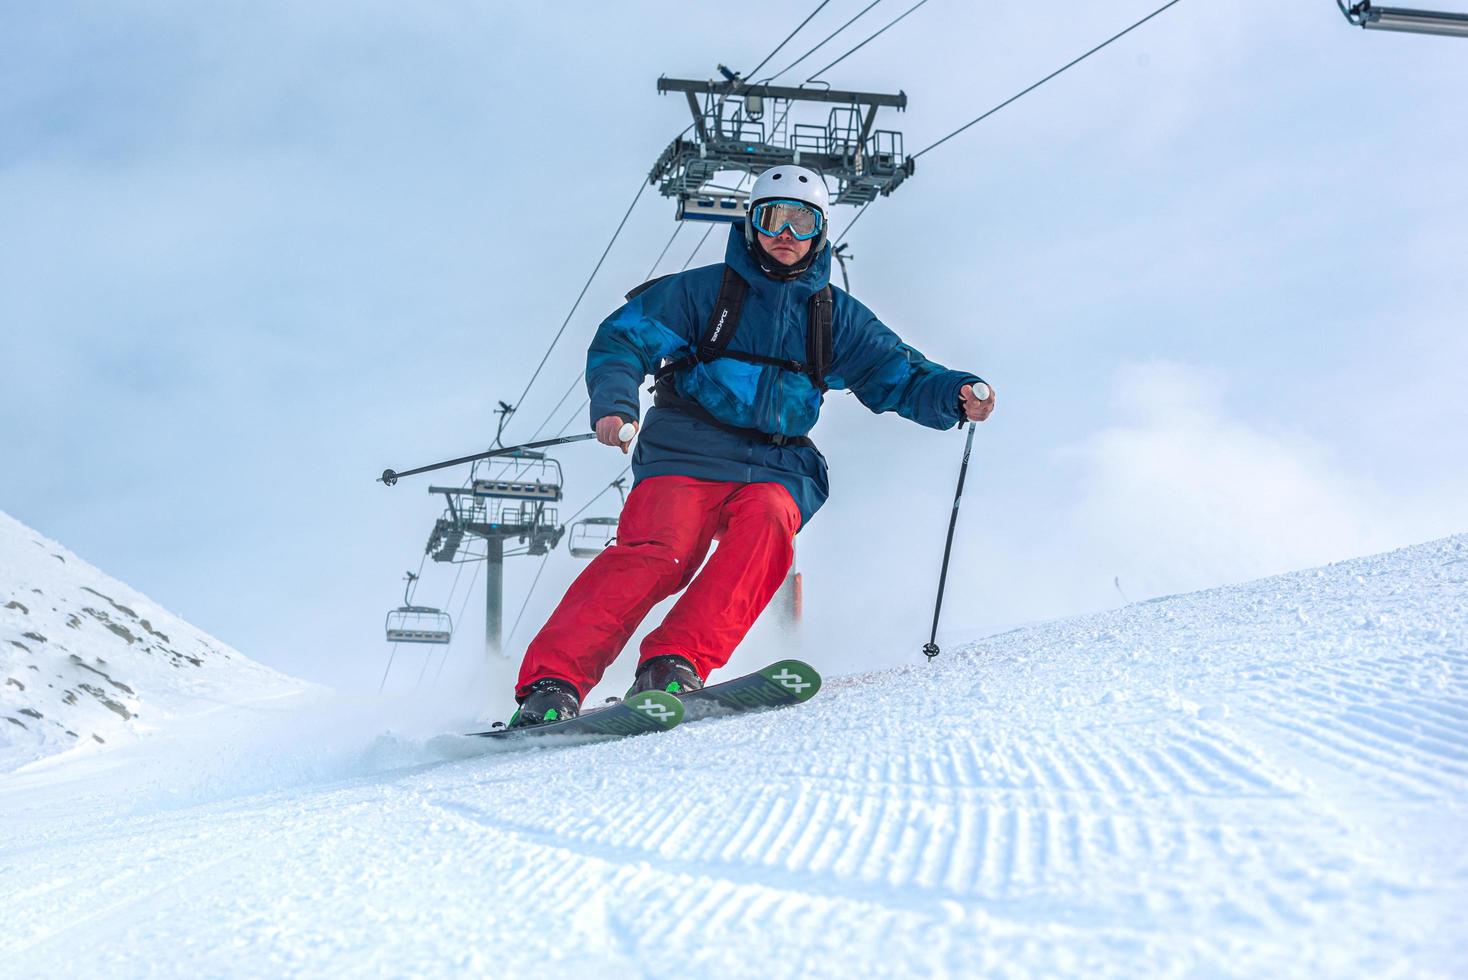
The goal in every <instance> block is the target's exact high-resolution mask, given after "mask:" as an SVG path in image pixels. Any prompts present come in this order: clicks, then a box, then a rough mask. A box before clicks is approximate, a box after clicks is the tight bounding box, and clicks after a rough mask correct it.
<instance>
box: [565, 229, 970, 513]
mask: <svg viewBox="0 0 1468 980" xmlns="http://www.w3.org/2000/svg"><path fill="white" fill-rule="evenodd" d="M724 262H725V263H726V264H728V265H729V266H730V267H732V268H733V270H734V271H735V272H737V273H739V275H740V276H741V277H743V278H744V280H745V281H746V282H747V283H749V293H748V295H747V296H746V298H745V301H744V308H743V315H742V316H741V317H740V322H739V327H738V329H737V330H736V331H735V333H734V337H733V340H732V342H731V345H730V349H731V350H740V351H745V352H748V353H753V354H764V355H766V356H770V357H778V358H786V359H789V360H793V361H800V362H804V361H806V359H807V358H806V333H807V304H808V302H809V300H810V297H811V295H812V294H814V293H815V292H817V291H818V290H820V289H821V288H822V287H823V286H826V285H827V284H828V283H829V280H830V274H831V250H830V247H829V246H827V247H826V248H825V249H823V250H822V252H821V254H820V255H818V256H817V257H816V259H815V261H813V262H812V263H811V265H810V267H809V268H808V269H806V271H805V272H804V273H803V274H802V275H801V276H800V277H799V278H797V279H793V280H788V281H779V280H775V279H771V278H770V277H769V276H766V275H765V274H764V273H763V272H761V271H760V269H759V266H758V265H756V264H755V261H754V259H753V258H752V257H751V256H750V254H749V251H748V248H747V247H746V245H745V242H744V230H743V228H742V227H741V226H739V225H737V224H736V225H733V226H731V227H730V229H729V244H728V247H727V248H726V249H725V252H724ZM722 277H723V265H710V266H704V267H702V268H698V269H690V270H688V271H687V272H682V273H678V274H676V275H672V276H668V277H666V278H664V279H662V280H659V281H657V282H656V283H655V284H654V285H652V286H650V287H648V288H647V289H645V290H643V291H642V292H641V293H639V294H637V295H636V296H634V297H633V298H632V299H631V300H629V301H628V302H627V303H626V304H625V305H623V306H622V307H621V308H620V309H618V310H617V311H616V312H615V313H613V314H612V315H611V316H609V317H607V318H606V319H605V320H604V321H602V324H601V326H600V327H599V328H598V329H597V332H596V337H595V338H594V339H593V340H592V342H591V348H590V350H588V352H587V355H586V387H587V390H588V392H589V393H590V395H591V423H592V427H593V428H594V427H595V426H596V422H597V420H599V419H602V418H605V417H606V416H608V415H620V416H622V417H623V418H624V419H626V420H627V421H629V422H631V421H636V420H637V419H638V416H639V403H638V396H637V388H638V386H639V385H640V384H641V383H642V382H643V381H644V379H646V378H647V376H648V375H650V374H653V373H654V372H655V371H656V369H657V367H658V366H659V364H660V363H661V362H662V361H663V359H664V358H667V359H672V360H676V359H677V358H680V357H682V356H684V355H685V354H688V353H690V352H691V351H692V350H693V349H694V347H696V346H697V344H698V342H699V340H700V338H701V337H702V336H703V332H704V329H705V327H706V326H707V324H708V320H709V316H710V314H711V313H712V311H713V308H714V305H715V304H716V303H717V302H718V294H719V283H720V281H721V279H722ZM831 293H832V300H833V303H832V317H831V321H832V322H831V336H832V339H831V363H830V366H829V369H828V370H827V373H826V385H827V387H829V388H831V389H833V390H840V389H849V390H851V391H852V392H853V393H854V394H855V395H856V397H857V398H858V399H859V400H860V401H861V403H862V404H863V405H865V406H866V407H867V408H869V409H871V410H872V411H873V412H879V413H880V412H896V413H898V414H899V415H901V416H903V417H904V418H908V419H912V420H913V421H914V422H918V423H921V424H922V425H926V426H929V427H930V428H934V429H949V428H952V427H953V426H955V425H957V424H958V423H959V421H960V419H961V415H962V412H961V409H960V406H959V395H958V391H959V388H960V387H961V386H962V385H963V384H964V383H966V382H973V381H978V380H980V379H979V378H978V376H977V375H973V374H968V373H966V372H963V371H950V370H949V369H947V368H945V367H943V366H942V365H941V364H935V363H934V362H932V361H930V360H928V359H927V358H925V357H924V356H923V355H922V354H921V353H919V352H918V351H916V350H914V349H913V348H912V347H909V346H908V345H907V344H905V343H903V342H902V340H901V338H899V337H898V336H897V335H896V334H895V333H893V332H892V331H891V330H889V329H888V328H887V327H886V326H885V325H883V323H882V322H881V321H880V320H878V319H877V318H876V316H874V315H873V314H872V311H871V310H869V309H867V308H866V307H865V306H863V305H862V304H861V303H859V302H857V301H856V300H855V299H852V298H851V296H850V295H849V294H848V293H846V292H845V291H843V290H841V289H838V288H835V287H832V289H831ZM674 377H675V380H676V384H677V390H678V393H679V394H680V395H681V396H682V397H683V398H688V399H692V400H693V401H695V402H696V403H697V404H698V405H699V406H701V407H702V408H703V409H704V410H705V411H707V412H708V413H709V414H711V415H712V416H713V417H714V418H716V419H719V420H721V421H723V422H725V423H727V424H728V425H732V426H736V427H739V428H744V429H758V430H760V431H762V432H768V433H773V434H778V435H786V436H803V435H805V434H807V433H808V432H810V430H811V428H812V427H813V426H814V425H815V424H816V419H817V418H818V417H819V416H820V412H821V397H822V396H821V392H820V391H819V390H817V388H816V387H815V385H813V384H812V383H811V380H810V378H809V377H807V376H806V375H803V374H799V373H796V372H794V371H789V370H785V369H783V368H779V367H775V366H773V365H764V364H754V363H750V362H747V361H741V360H736V359H734V358H729V357H721V358H718V359H716V360H712V361H707V362H702V363H695V364H693V365H692V366H690V367H688V368H687V369H685V370H681V371H678V372H677V373H676V374H675V376H674ZM632 475H633V479H634V481H641V480H644V479H647V478H649V477H654V476H672V475H676V476H691V477H696V478H699V479H704V480H728V481H734V482H740V483H758V482H766V481H769V482H774V483H779V484H781V485H783V486H784V487H785V488H786V489H787V490H789V491H790V495H791V496H792V497H794V498H795V503H796V505H797V506H798V507H799V508H800V516H801V522H802V526H804V524H805V522H808V521H809V520H810V519H811V517H812V516H814V514H815V512H816V511H817V510H819V509H820V507H821V505H822V504H824V503H825V502H826V498H827V496H829V493H830V487H829V483H828V480H827V476H826V460H825V457H824V456H822V455H821V454H820V452H819V451H817V450H816V449H815V447H813V446H808V445H784V446H777V445H772V444H770V443H767V442H763V441H760V440H757V439H753V438H750V437H747V436H744V435H740V434H739V433H735V432H730V431H729V430H728V429H724V428H721V427H719V426H716V425H710V424H709V423H708V422H707V421H706V420H702V419H699V418H695V417H694V416H693V415H690V414H688V413H686V412H680V411H677V410H676V409H672V408H653V409H651V410H649V411H648V413H647V418H646V420H644V422H643V424H642V427H641V431H640V433H639V435H638V437H637V443H636V448H635V449H634V450H633V454H632Z"/></svg>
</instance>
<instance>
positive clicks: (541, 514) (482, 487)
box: [426, 449, 565, 656]
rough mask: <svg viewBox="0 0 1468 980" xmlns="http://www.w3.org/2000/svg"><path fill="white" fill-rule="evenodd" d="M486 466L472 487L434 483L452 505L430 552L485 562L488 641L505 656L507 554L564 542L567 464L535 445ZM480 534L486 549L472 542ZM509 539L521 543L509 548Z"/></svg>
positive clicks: (438, 557) (437, 526)
mask: <svg viewBox="0 0 1468 980" xmlns="http://www.w3.org/2000/svg"><path fill="white" fill-rule="evenodd" d="M491 470H492V472H490V471H491ZM485 471H486V475H485V476H483V477H481V476H480V475H479V472H480V470H479V467H478V465H476V467H475V470H474V472H473V473H472V474H471V476H470V481H469V486H467V487H429V488H428V492H429V493H435V494H442V495H443V498H444V502H445V504H446V507H445V510H444V515H443V516H442V517H440V518H439V519H438V520H437V521H436V522H435V523H434V525H433V531H432V533H431V534H429V536H428V546H427V548H426V552H427V554H428V557H429V558H432V559H433V560H434V561H437V562H453V563H462V562H470V561H484V562H485V576H484V579H485V581H484V645H485V649H486V650H487V651H488V652H489V653H490V654H492V655H495V656H503V646H502V642H501V633H502V631H503V625H504V581H505V571H504V563H505V559H506V558H507V557H513V556H515V555H544V554H546V553H548V552H549V551H550V550H551V549H552V548H554V547H555V546H556V544H557V543H559V542H560V540H561V535H562V534H563V533H565V529H564V528H563V527H561V526H560V525H559V524H558V523H557V520H556V508H555V507H553V506H551V505H552V504H554V503H557V502H559V501H560V500H561V497H562V486H563V484H562V476H561V464H560V463H559V462H558V461H556V460H554V459H551V458H550V457H548V456H546V455H545V453H541V452H536V451H534V450H528V449H522V450H520V451H518V452H515V453H511V454H508V455H505V456H497V457H495V458H494V459H493V460H491V461H488V462H487V463H486V465H485ZM475 539H478V540H482V541H483V542H484V552H483V554H481V553H479V552H478V550H477V549H474V548H471V547H470V546H469V543H471V542H472V541H473V540H475ZM506 542H514V543H515V544H513V545H511V546H510V550H507V549H506ZM517 545H518V547H516V546H517Z"/></svg>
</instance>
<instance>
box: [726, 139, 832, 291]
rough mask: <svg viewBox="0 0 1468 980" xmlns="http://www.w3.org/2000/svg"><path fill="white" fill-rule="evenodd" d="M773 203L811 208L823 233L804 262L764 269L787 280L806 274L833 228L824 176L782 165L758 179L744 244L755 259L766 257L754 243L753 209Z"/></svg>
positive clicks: (817, 238) (750, 201) (746, 216)
mask: <svg viewBox="0 0 1468 980" xmlns="http://www.w3.org/2000/svg"><path fill="white" fill-rule="evenodd" d="M770 200H786V201H799V202H801V203H802V204H808V205H810V206H811V207H812V208H814V209H815V210H816V211H817V212H819V213H820V216H821V232H820V234H819V235H818V236H817V237H816V240H815V242H814V244H813V245H812V246H811V250H810V252H809V253H808V254H807V256H806V258H805V260H803V261H801V262H800V263H798V264H797V266H796V267H795V268H792V269H784V268H769V269H766V270H765V271H766V272H769V273H772V274H777V275H779V276H780V277H781V278H784V277H785V276H786V275H787V274H788V273H798V272H800V271H804V269H805V268H806V267H807V266H808V265H809V264H810V263H811V261H813V260H814V259H815V257H816V256H817V255H819V254H820V253H821V249H822V248H824V247H825V245H826V236H827V233H828V231H829V229H830V215H831V195H830V193H829V192H828V191H827V190H826V182H825V181H824V180H822V179H821V175H820V174H818V173H816V172H815V171H814V170H809V169H807V168H805V167H797V166H794V165H792V164H781V165H780V166H778V167H771V168H770V169H769V170H766V171H765V172H764V173H762V174H760V175H759V177H758V178H756V179H755V182H754V188H753V189H752V190H750V192H749V210H748V211H747V212H746V213H745V216H744V241H745V242H746V243H747V244H748V245H749V246H750V248H751V250H753V251H754V252H755V257H756V259H762V258H763V257H762V255H761V253H762V252H763V251H764V250H763V249H761V248H759V247H758V243H757V242H756V241H755V237H754V210H755V208H757V207H758V206H759V205H760V203H761V202H763V201H770ZM764 264H765V263H764V261H761V262H760V265H761V267H763V266H764Z"/></svg>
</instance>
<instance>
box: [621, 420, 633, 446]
mask: <svg viewBox="0 0 1468 980" xmlns="http://www.w3.org/2000/svg"><path fill="white" fill-rule="evenodd" d="M635 435H637V426H635V425H633V424H632V423H631V422H623V423H622V427H621V428H620V429H618V430H617V441H618V442H620V443H621V444H622V445H624V446H625V445H626V444H627V443H629V442H631V441H632V437H633V436H635Z"/></svg>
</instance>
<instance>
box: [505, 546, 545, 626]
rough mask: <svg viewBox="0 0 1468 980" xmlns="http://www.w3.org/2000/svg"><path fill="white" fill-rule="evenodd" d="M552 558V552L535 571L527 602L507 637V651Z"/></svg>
mask: <svg viewBox="0 0 1468 980" xmlns="http://www.w3.org/2000/svg"><path fill="white" fill-rule="evenodd" d="M549 558H550V552H549V551H547V552H546V553H545V556H544V557H543V558H541V559H540V567H539V568H537V569H536V570H535V578H534V579H532V580H531V582H530V588H529V589H528V590H527V591H526V592H525V601H524V602H522V603H520V611H519V612H518V613H516V614H515V625H514V626H511V627H510V635H509V636H506V637H505V649H506V650H508V649H510V643H511V641H512V640H514V639H515V631H516V630H518V629H519V628H520V620H521V619H522V618H524V616H525V609H526V607H528V606H529V605H530V597H531V596H533V595H534V594H535V587H536V585H538V584H540V573H541V572H543V571H545V563H546V561H547V560H548V559H549Z"/></svg>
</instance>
